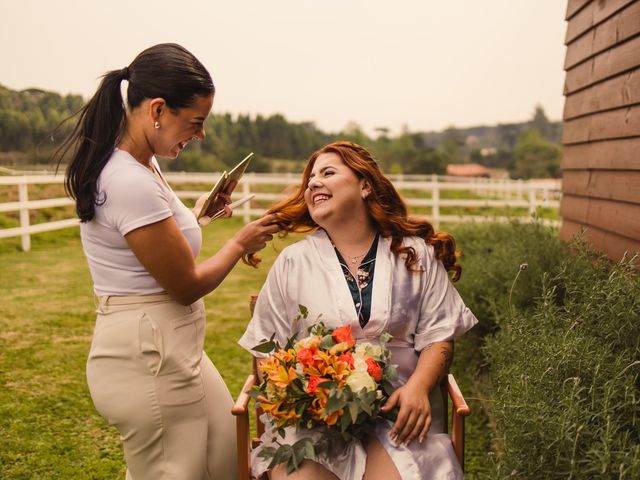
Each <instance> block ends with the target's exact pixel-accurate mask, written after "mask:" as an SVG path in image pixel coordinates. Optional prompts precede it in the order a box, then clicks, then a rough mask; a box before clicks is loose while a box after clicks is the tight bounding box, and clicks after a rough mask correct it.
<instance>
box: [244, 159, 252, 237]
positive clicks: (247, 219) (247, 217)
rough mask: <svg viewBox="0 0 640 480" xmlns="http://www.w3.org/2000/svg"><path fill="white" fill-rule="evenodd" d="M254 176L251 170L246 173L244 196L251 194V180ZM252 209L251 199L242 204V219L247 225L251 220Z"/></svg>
mask: <svg viewBox="0 0 640 480" xmlns="http://www.w3.org/2000/svg"><path fill="white" fill-rule="evenodd" d="M252 177H253V174H252V173H251V172H250V173H248V174H245V175H244V182H242V196H243V197H248V196H249V195H251V185H250V182H251V179H252ZM250 210H251V200H249V201H248V202H246V203H245V204H244V205H243V206H242V221H243V222H244V223H245V225H246V224H247V223H249V222H250V221H251V214H250Z"/></svg>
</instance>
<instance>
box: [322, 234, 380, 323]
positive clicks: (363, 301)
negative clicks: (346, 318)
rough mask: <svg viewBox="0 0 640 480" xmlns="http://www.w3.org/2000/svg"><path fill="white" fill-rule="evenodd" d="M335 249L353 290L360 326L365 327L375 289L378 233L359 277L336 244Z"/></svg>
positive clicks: (345, 276) (352, 296)
mask: <svg viewBox="0 0 640 480" xmlns="http://www.w3.org/2000/svg"><path fill="white" fill-rule="evenodd" d="M333 249H334V250H335V252H336V255H337V256H338V261H339V262H340V266H341V267H342V272H343V273H344V278H345V279H346V280H347V285H348V286H349V291H350V292H351V298H353V303H354V305H355V307H356V312H358V321H359V322H360V326H361V327H363V328H364V326H365V325H366V324H367V322H368V321H369V318H370V317H371V293H372V291H373V273H374V270H375V268H376V252H377V251H378V235H376V238H375V239H374V240H373V243H372V244H371V248H369V251H368V252H367V254H366V255H365V257H364V258H363V259H362V263H360V266H359V267H358V270H357V277H358V278H355V277H354V276H353V274H352V273H351V271H350V270H349V267H348V265H347V261H346V260H345V259H344V258H342V255H340V252H339V251H338V249H337V248H335V245H334V247H333Z"/></svg>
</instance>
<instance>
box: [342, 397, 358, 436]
mask: <svg viewBox="0 0 640 480" xmlns="http://www.w3.org/2000/svg"><path fill="white" fill-rule="evenodd" d="M356 408H357V407H356ZM350 410H351V404H349V408H347V409H345V411H344V415H342V417H340V431H341V432H346V431H347V430H348V429H349V427H350V426H351V425H352V424H353V421H352V419H351V413H350Z"/></svg>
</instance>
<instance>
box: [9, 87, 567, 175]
mask: <svg viewBox="0 0 640 480" xmlns="http://www.w3.org/2000/svg"><path fill="white" fill-rule="evenodd" d="M83 103H84V99H83V98H82V97H81V96H79V95H60V94H58V93H55V92H48V91H44V90H39V89H27V90H22V91H15V90H11V89H9V88H6V87H3V86H2V85H0V163H4V164H12V165H20V164H51V161H52V160H51V158H52V154H53V151H54V150H55V148H56V147H57V146H58V145H59V144H60V143H61V141H62V139H63V138H64V137H65V136H66V135H67V134H68V133H69V130H70V129H71V127H72V125H73V121H69V122H66V123H62V124H61V122H62V121H63V120H64V119H66V118H69V117H70V116H72V115H73V114H74V113H75V112H77V111H78V110H79V109H80V108H81V107H82V105H83ZM205 128H206V132H207V137H206V138H205V139H204V140H203V141H202V142H198V143H196V142H193V143H192V144H190V145H189V147H188V148H187V149H186V150H185V151H184V152H182V153H181V155H180V157H179V158H178V159H177V160H175V161H170V162H168V161H164V162H162V163H163V167H164V168H165V169H168V170H174V171H220V170H222V169H225V168H228V167H230V166H232V165H235V164H236V163H237V162H238V160H239V159H241V158H242V157H243V156H244V155H246V154H247V153H248V152H250V151H253V152H255V154H256V155H255V159H254V161H253V162H252V168H253V170H254V171H262V172H267V171H275V172H285V171H301V169H302V166H303V165H304V161H305V159H306V158H307V157H308V156H309V155H310V154H311V153H312V152H313V151H315V150H317V149H318V148H320V147H321V146H323V145H325V144H327V143H329V142H332V141H335V140H350V141H354V142H356V143H359V144H361V145H363V146H365V147H367V148H368V149H370V150H371V151H372V152H373V153H374V154H375V155H376V157H377V158H378V160H379V161H380V164H381V166H382V168H383V169H384V170H385V171H386V172H388V173H407V174H430V173H437V174H444V173H446V168H447V165H449V164H461V163H478V164H480V165H484V166H486V167H488V168H494V169H502V170H505V171H507V172H508V173H509V175H510V176H511V177H513V178H531V177H557V176H559V175H560V159H561V156H562V150H561V146H560V144H559V141H560V134H561V124H560V122H551V121H549V119H548V118H547V116H546V114H545V113H544V110H543V109H542V107H541V106H536V108H535V111H534V113H533V115H532V118H531V119H530V120H529V121H526V122H522V123H511V124H499V125H497V126H480V127H471V128H455V127H449V128H447V129H445V130H443V131H439V132H411V131H409V129H408V128H404V129H403V131H402V132H401V133H400V134H398V135H395V136H391V135H389V130H388V129H386V128H383V127H382V128H378V129H376V135H367V134H366V133H365V132H364V131H363V129H362V128H361V127H360V126H359V125H357V124H356V123H349V124H348V125H347V126H345V128H344V129H342V130H341V131H339V132H330V133H328V132H324V131H322V130H320V129H319V128H317V126H316V125H315V124H314V123H313V122H289V121H288V120H287V119H286V118H285V117H284V116H283V115H281V114H273V115H269V116H263V115H256V116H251V115H243V114H240V115H232V114H230V113H222V114H218V113H214V114H211V115H210V116H209V117H208V118H207V120H206V123H205Z"/></svg>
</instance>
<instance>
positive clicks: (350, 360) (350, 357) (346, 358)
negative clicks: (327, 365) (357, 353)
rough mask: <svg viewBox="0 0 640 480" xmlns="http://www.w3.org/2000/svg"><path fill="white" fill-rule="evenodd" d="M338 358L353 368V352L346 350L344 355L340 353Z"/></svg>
mask: <svg viewBox="0 0 640 480" xmlns="http://www.w3.org/2000/svg"><path fill="white" fill-rule="evenodd" d="M338 360H340V361H341V362H344V363H346V364H347V365H349V366H350V367H351V368H353V355H352V354H351V352H345V353H343V354H342V355H340V356H339V357H338Z"/></svg>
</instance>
